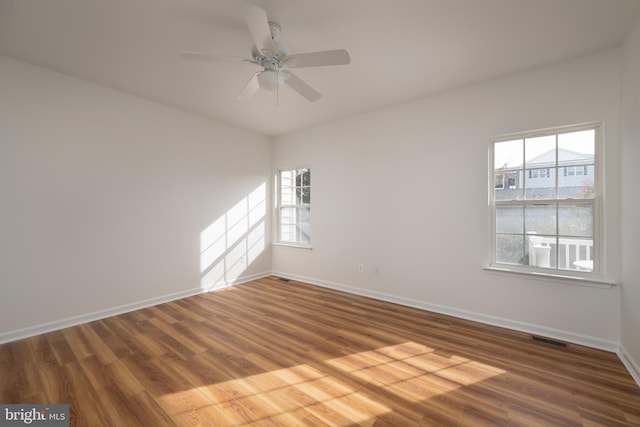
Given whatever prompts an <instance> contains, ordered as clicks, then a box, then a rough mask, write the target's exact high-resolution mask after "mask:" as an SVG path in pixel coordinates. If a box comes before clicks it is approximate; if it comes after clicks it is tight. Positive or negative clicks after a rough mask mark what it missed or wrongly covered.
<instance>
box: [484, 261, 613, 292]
mask: <svg viewBox="0 0 640 427" xmlns="http://www.w3.org/2000/svg"><path fill="white" fill-rule="evenodd" d="M484 269H485V271H489V272H497V273H501V274H502V273H504V274H513V275H518V276H523V277H528V278H531V279H536V280H544V281H548V282H556V283H558V282H560V283H567V284H571V285H580V286H587V287H591V288H604V289H609V288H612V287H614V286H617V283H615V282H612V281H610V280H606V279H602V278H600V277H578V276H569V275H564V274H558V273H547V272H542V271H524V270H518V269H514V268H509V267H507V266H502V265H500V266H496V265H488V266H485V267H484Z"/></svg>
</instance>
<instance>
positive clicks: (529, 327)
mask: <svg viewBox="0 0 640 427" xmlns="http://www.w3.org/2000/svg"><path fill="white" fill-rule="evenodd" d="M273 275H275V276H280V277H284V278H287V279H291V280H297V281H300V282H305V283H310V284H312V285H318V286H322V287H325V288H330V289H335V290H338V291H343V292H347V293H350V294H355V295H361V296H365V297H369V298H374V299H377V300H381V301H387V302H391V303H395V304H400V305H404V306H407V307H413V308H418V309H421V310H426V311H432V312H434V313H440V314H446V315H449V316H453V317H458V318H461V319H466V320H473V321H475V322H479V323H484V324H487V325H492V326H498V327H501V328H506V329H512V330H515V331H520V332H525V333H528V334H534V335H541V336H544V337H548V338H553V339H557V340H561V341H565V342H569V343H574V344H579V345H584V346H587V347H591V348H596V349H599V350H605V351H609V352H612V353H618V350H619V348H620V344H619V343H617V342H613V341H608V340H603V339H601V338H596V337H591V336H588V335H582V334H577V333H574V332H569V331H563V330H559V329H554V328H548V327H546V326H540V325H535V324H531V323H525V322H519V321H516V320H510V319H505V318H502V317H495V316H489V315H486V314H482V313H476V312H472V311H467V310H461V309H458V308H453V307H447V306H443V305H437V304H431V303H427V302H424V301H416V300H413V299H409V298H403V297H398V296H395V295H389V294H386V293H382V292H376V291H370V290H367V289H362V288H355V287H352V286H347V285H343V284H339V283H334V282H328V281H326V280H319V279H314V278H311V277H304V276H297V275H294V274H289V273H285V272H281V271H274V272H273Z"/></svg>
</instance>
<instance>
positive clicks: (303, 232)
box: [296, 207, 311, 243]
mask: <svg viewBox="0 0 640 427" xmlns="http://www.w3.org/2000/svg"><path fill="white" fill-rule="evenodd" d="M296 210H297V224H296V225H297V230H296V232H297V238H298V240H297V241H298V242H299V243H309V236H310V228H311V225H310V216H311V212H310V210H309V208H308V207H302V208H298V209H296Z"/></svg>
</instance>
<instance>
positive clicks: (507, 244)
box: [496, 234, 525, 264]
mask: <svg viewBox="0 0 640 427" xmlns="http://www.w3.org/2000/svg"><path fill="white" fill-rule="evenodd" d="M523 243H524V237H523V236H522V235H515V234H496V261H497V262H501V263H507V264H524V263H525V258H524V248H523Z"/></svg>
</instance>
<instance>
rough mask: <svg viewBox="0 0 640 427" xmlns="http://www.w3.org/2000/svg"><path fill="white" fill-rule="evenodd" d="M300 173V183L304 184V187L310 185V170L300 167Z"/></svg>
mask: <svg viewBox="0 0 640 427" xmlns="http://www.w3.org/2000/svg"><path fill="white" fill-rule="evenodd" d="M301 173H302V182H301V185H303V186H306V187H308V186H310V185H311V170H309V169H302V170H301Z"/></svg>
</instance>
